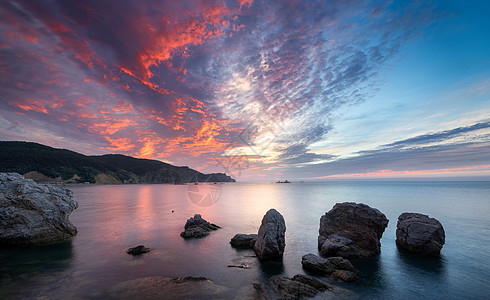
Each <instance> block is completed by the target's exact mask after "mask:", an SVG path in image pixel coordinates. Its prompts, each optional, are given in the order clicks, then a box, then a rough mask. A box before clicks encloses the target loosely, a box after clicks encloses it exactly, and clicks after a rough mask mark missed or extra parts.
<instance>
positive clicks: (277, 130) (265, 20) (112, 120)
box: [0, 0, 490, 181]
mask: <svg viewBox="0 0 490 300" xmlns="http://www.w3.org/2000/svg"><path fill="white" fill-rule="evenodd" d="M489 11H490V2H488V1H447V0H441V1H390V0H388V1H353V0H334V1H329V0H326V1H296V0H291V1H289V0H287V1H286V0H280V1H279V0H278V1H270V0H230V1H228V0H226V1H218V0H217V1H213V0H209V1H197V0H194V1H188V0H180V1H160V0H138V1H136V0H118V1H96V0H84V1H64V0H58V1H56V0H30V1H24V0H6V1H2V2H1V3H0V140H3V141H9V140H16V141H31V142H38V143H42V144H45V145H49V146H52V147H56V148H65V149H69V150H73V151H76V152H80V153H83V154H86V155H100V154H107V153H119V154H124V155H130V156H134V157H139V158H148V159H157V160H161V161H164V162H168V163H171V164H174V165H186V166H189V167H191V168H194V169H197V170H199V171H201V172H224V173H227V174H228V175H231V176H232V177H234V178H235V179H237V180H238V181H256V180H259V181H262V180H265V181H270V180H278V179H281V180H284V179H289V180H335V179H342V180H344V179H356V180H363V179H421V180H427V179H437V178H438V179H441V178H442V179H482V180H490V18H488V12H489Z"/></svg>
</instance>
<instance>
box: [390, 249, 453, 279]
mask: <svg viewBox="0 0 490 300" xmlns="http://www.w3.org/2000/svg"><path fill="white" fill-rule="evenodd" d="M397 257H398V260H399V261H400V265H401V266H402V267H403V268H406V269H412V268H416V269H418V270H420V271H423V272H425V273H430V274H434V275H441V274H445V272H446V261H445V259H444V257H443V256H422V255H416V254H413V253H410V252H407V251H405V250H403V249H400V248H398V253H397Z"/></svg>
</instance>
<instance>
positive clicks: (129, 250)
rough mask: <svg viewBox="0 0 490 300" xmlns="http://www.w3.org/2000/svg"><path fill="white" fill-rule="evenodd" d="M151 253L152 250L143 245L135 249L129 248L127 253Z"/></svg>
mask: <svg viewBox="0 0 490 300" xmlns="http://www.w3.org/2000/svg"><path fill="white" fill-rule="evenodd" d="M148 252H150V248H146V247H145V246H143V245H139V246H136V247H133V248H129V249H128V250H127V251H126V253H127V254H130V255H141V254H144V253H148Z"/></svg>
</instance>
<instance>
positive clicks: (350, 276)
mask: <svg viewBox="0 0 490 300" xmlns="http://www.w3.org/2000/svg"><path fill="white" fill-rule="evenodd" d="M330 277H332V278H333V279H341V280H343V281H345V282H353V281H356V280H357V275H356V273H354V272H351V271H347V270H335V271H333V273H332V274H331V275H330Z"/></svg>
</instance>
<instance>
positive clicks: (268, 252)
mask: <svg viewBox="0 0 490 300" xmlns="http://www.w3.org/2000/svg"><path fill="white" fill-rule="evenodd" d="M285 233H286V223H285V222H284V218H283V216H282V215H281V214H280V213H279V212H278V211H277V210H275V209H270V210H269V211H268V212H267V213H266V214H265V216H264V218H262V224H261V225H260V228H259V233H258V235H257V241H256V242H255V245H254V251H255V254H257V257H258V258H259V259H260V260H269V259H270V260H280V259H282V255H283V253H284V248H285V246H286V241H285V239H286V238H285Z"/></svg>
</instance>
